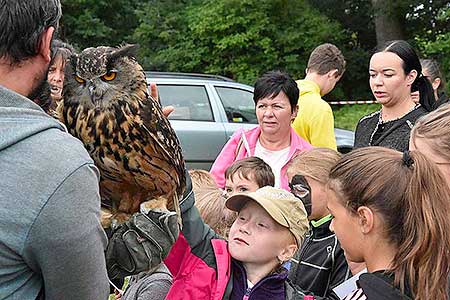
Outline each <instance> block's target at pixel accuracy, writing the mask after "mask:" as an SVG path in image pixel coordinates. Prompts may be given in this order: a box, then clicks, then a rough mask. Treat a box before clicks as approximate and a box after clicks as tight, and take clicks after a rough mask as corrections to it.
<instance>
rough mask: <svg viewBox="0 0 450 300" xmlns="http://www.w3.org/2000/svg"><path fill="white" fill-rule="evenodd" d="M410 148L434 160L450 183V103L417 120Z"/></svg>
mask: <svg viewBox="0 0 450 300" xmlns="http://www.w3.org/2000/svg"><path fill="white" fill-rule="evenodd" d="M409 149H410V150H417V151H419V152H421V153H423V154H424V155H425V156H426V157H428V158H429V159H430V160H431V161H433V162H434V163H435V164H436V165H437V167H438V169H439V170H440V171H441V172H442V173H443V174H444V177H445V178H446V179H447V183H448V184H449V185H450V104H444V105H442V106H440V107H439V108H438V109H436V110H435V111H433V112H431V113H429V114H428V115H426V116H423V117H422V118H420V119H419V120H418V121H417V123H416V125H414V127H413V129H412V131H411V139H410V141H409Z"/></svg>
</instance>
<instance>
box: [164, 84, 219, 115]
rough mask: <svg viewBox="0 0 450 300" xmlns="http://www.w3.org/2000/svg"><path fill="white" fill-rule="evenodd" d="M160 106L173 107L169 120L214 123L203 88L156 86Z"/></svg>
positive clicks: (173, 85) (193, 86)
mask: <svg viewBox="0 0 450 300" xmlns="http://www.w3.org/2000/svg"><path fill="white" fill-rule="evenodd" d="M158 92H159V99H160V101H161V105H162V106H163V107H164V106H168V105H172V106H174V107H175V110H174V112H173V113H171V114H170V116H169V119H171V120H189V121H214V118H213V113H212V110H211V104H210V101H209V97H208V93H207V92H206V88H205V86H201V85H175V84H158Z"/></svg>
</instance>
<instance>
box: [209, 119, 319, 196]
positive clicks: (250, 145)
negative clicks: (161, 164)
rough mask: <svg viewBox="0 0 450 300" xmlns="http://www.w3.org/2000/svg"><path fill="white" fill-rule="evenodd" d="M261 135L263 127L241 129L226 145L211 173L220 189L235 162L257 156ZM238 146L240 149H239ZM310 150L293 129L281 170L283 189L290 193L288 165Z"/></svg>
mask: <svg viewBox="0 0 450 300" xmlns="http://www.w3.org/2000/svg"><path fill="white" fill-rule="evenodd" d="M260 134H261V127H259V126H257V127H255V128H253V129H250V130H247V131H245V130H244V129H240V130H238V131H236V132H235V133H234V134H233V136H232V137H231V139H230V140H229V141H228V142H227V143H226V144H225V146H224V147H223V149H222V151H221V152H220V153H219V155H218V156H217V158H216V160H215V161H214V164H213V165H212V167H211V171H210V173H211V175H212V176H213V177H214V179H215V180H216V183H217V185H218V186H219V187H220V188H224V186H225V171H226V169H227V168H228V167H229V166H230V165H231V164H232V163H233V162H235V161H236V160H239V159H243V158H246V157H250V156H253V155H254V154H255V147H256V142H257V141H258V138H259V135H260ZM244 137H245V138H244ZM241 139H242V142H241ZM238 145H239V149H237V148H238ZM309 149H312V146H311V145H310V144H309V143H308V142H306V141H305V140H304V139H302V138H301V137H300V136H298V135H297V133H296V132H295V131H294V129H292V128H291V145H290V150H289V155H288V161H287V162H286V164H285V165H284V166H283V167H282V168H281V174H280V178H281V188H283V189H285V190H287V191H290V189H289V185H288V178H287V175H286V169H287V165H288V163H289V162H290V161H291V159H292V158H293V157H294V156H295V155H296V154H297V153H298V152H301V151H304V150H309Z"/></svg>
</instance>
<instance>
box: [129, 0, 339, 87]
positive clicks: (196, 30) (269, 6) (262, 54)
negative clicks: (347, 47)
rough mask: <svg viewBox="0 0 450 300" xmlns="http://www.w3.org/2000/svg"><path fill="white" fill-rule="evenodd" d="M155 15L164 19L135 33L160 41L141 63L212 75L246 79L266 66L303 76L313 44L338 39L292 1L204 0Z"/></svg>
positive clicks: (330, 26) (329, 26) (323, 21)
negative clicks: (160, 24)
mask: <svg viewBox="0 0 450 300" xmlns="http://www.w3.org/2000/svg"><path fill="white" fill-rule="evenodd" d="M151 10H153V11H152V12H151V14H155V13H156V12H155V11H154V10H155V7H151V8H150V7H148V8H147V12H150V11H151ZM180 12H181V13H180ZM159 16H161V17H162V18H164V19H165V21H163V23H162V28H161V27H160V28H159V30H158V29H157V30H156V32H157V33H156V32H155V34H152V35H151V36H150V35H147V36H146V35H144V34H143V32H145V31H146V30H144V28H156V27H157V25H156V24H157V22H158V19H155V18H153V19H150V18H146V21H145V27H144V26H143V25H142V24H141V26H140V27H139V28H138V29H137V30H136V33H135V37H139V42H140V43H141V44H148V43H151V42H155V41H156V42H157V41H160V42H159V44H164V46H163V47H159V48H157V47H156V48H154V49H146V50H145V56H146V57H154V59H149V61H152V62H153V63H151V64H149V65H147V67H150V68H154V69H164V70H167V71H184V72H206V73H216V74H222V75H225V76H228V77H231V78H234V79H236V80H238V81H241V82H247V83H252V82H253V81H254V80H255V79H256V77H258V76H259V75H261V74H262V73H263V72H265V71H267V70H271V69H281V70H285V71H287V72H289V73H290V74H291V75H292V76H294V77H295V78H300V77H303V74H304V70H305V67H306V62H307V60H308V56H309V53H310V51H311V50H312V49H314V47H316V46H317V45H318V44H320V43H323V42H325V41H327V42H333V43H336V44H340V43H342V41H343V40H344V34H343V32H342V28H340V26H339V25H338V24H337V23H336V22H334V21H331V20H329V19H328V18H327V17H325V16H322V15H320V14H319V12H318V11H316V10H315V9H313V8H311V7H310V6H309V5H308V4H307V3H306V2H305V1H298V0H297V1H293V0H277V1H269V0H262V1H257V0H244V1H238V0H215V1H211V0H209V1H208V0H207V1H202V2H191V3H190V5H187V6H185V10H184V11H183V10H178V13H177V14H175V13H174V12H170V11H169V12H166V15H164V16H163V15H161V14H159ZM167 17H168V19H169V20H175V21H174V22H170V21H167ZM142 20H144V19H142ZM168 32H171V34H170V38H166V37H168V36H169V34H168ZM143 53H144V52H143Z"/></svg>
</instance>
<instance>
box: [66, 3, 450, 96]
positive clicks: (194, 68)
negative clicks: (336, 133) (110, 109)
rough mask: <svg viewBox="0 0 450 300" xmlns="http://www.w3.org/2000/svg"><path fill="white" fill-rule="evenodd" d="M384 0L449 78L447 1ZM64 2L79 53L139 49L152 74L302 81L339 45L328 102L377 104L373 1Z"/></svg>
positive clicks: (68, 26)
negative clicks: (325, 50) (322, 49)
mask: <svg viewBox="0 0 450 300" xmlns="http://www.w3.org/2000/svg"><path fill="white" fill-rule="evenodd" d="M386 1H387V0H386ZM387 2H389V5H386V7H387V8H386V9H388V10H389V11H388V13H390V14H392V17H395V18H399V19H401V22H399V23H400V24H405V33H406V34H407V37H408V39H409V41H410V42H413V43H415V45H416V46H417V47H418V49H420V51H421V54H422V56H424V57H433V58H435V59H437V60H438V61H439V62H440V63H441V67H442V69H443V71H444V73H446V75H447V79H450V78H449V77H450V49H449V47H450V46H449V45H450V34H449V33H448V28H450V24H449V23H450V17H449V15H450V12H449V9H450V8H449V7H450V4H449V3H448V1H446V0H433V1H425V2H424V1H421V2H420V3H419V2H418V1H417V0H401V1H394V2H391V1H387ZM387 2H386V3H387ZM62 6H63V18H62V21H61V30H60V37H62V39H64V40H66V41H68V42H70V43H72V44H74V45H75V46H77V48H79V49H82V48H85V47H90V46H97V45H118V44H120V43H123V42H129V43H138V44H140V46H141V47H140V52H139V54H140V55H139V60H140V62H141V63H142V64H143V65H144V68H146V69H147V70H158V71H178V72H201V73H215V74H220V75H225V76H228V77H231V78H233V79H235V80H237V81H241V82H245V83H249V84H252V83H253V82H254V80H255V79H256V78H257V77H258V76H260V75H261V74H262V73H264V72H266V71H268V70H271V69H280V70H284V71H286V72H288V73H289V74H291V75H292V76H293V77H294V78H295V79H299V78H303V77H304V71H305V68H306V63H307V61H308V57H309V53H310V52H311V51H312V50H313V49H314V48H315V47H316V46H317V45H319V44H322V43H326V42H329V43H334V44H335V45H337V46H338V47H339V48H340V49H341V50H342V51H343V53H344V56H345V57H346V60H347V71H346V72H345V74H344V77H343V78H342V80H341V83H340V84H338V85H337V87H336V89H335V90H334V91H333V92H332V94H331V95H327V98H328V99H370V98H372V95H371V92H370V89H369V85H368V76H367V66H368V63H369V59H370V55H371V52H372V49H374V48H375V46H376V34H375V26H374V22H373V16H374V11H373V9H372V6H371V1H367V0H314V1H313V0H259V1H258V0H241V1H238V0H165V1H158V0H149V1H139V0H70V1H69V0H62ZM447 81H448V80H447Z"/></svg>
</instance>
